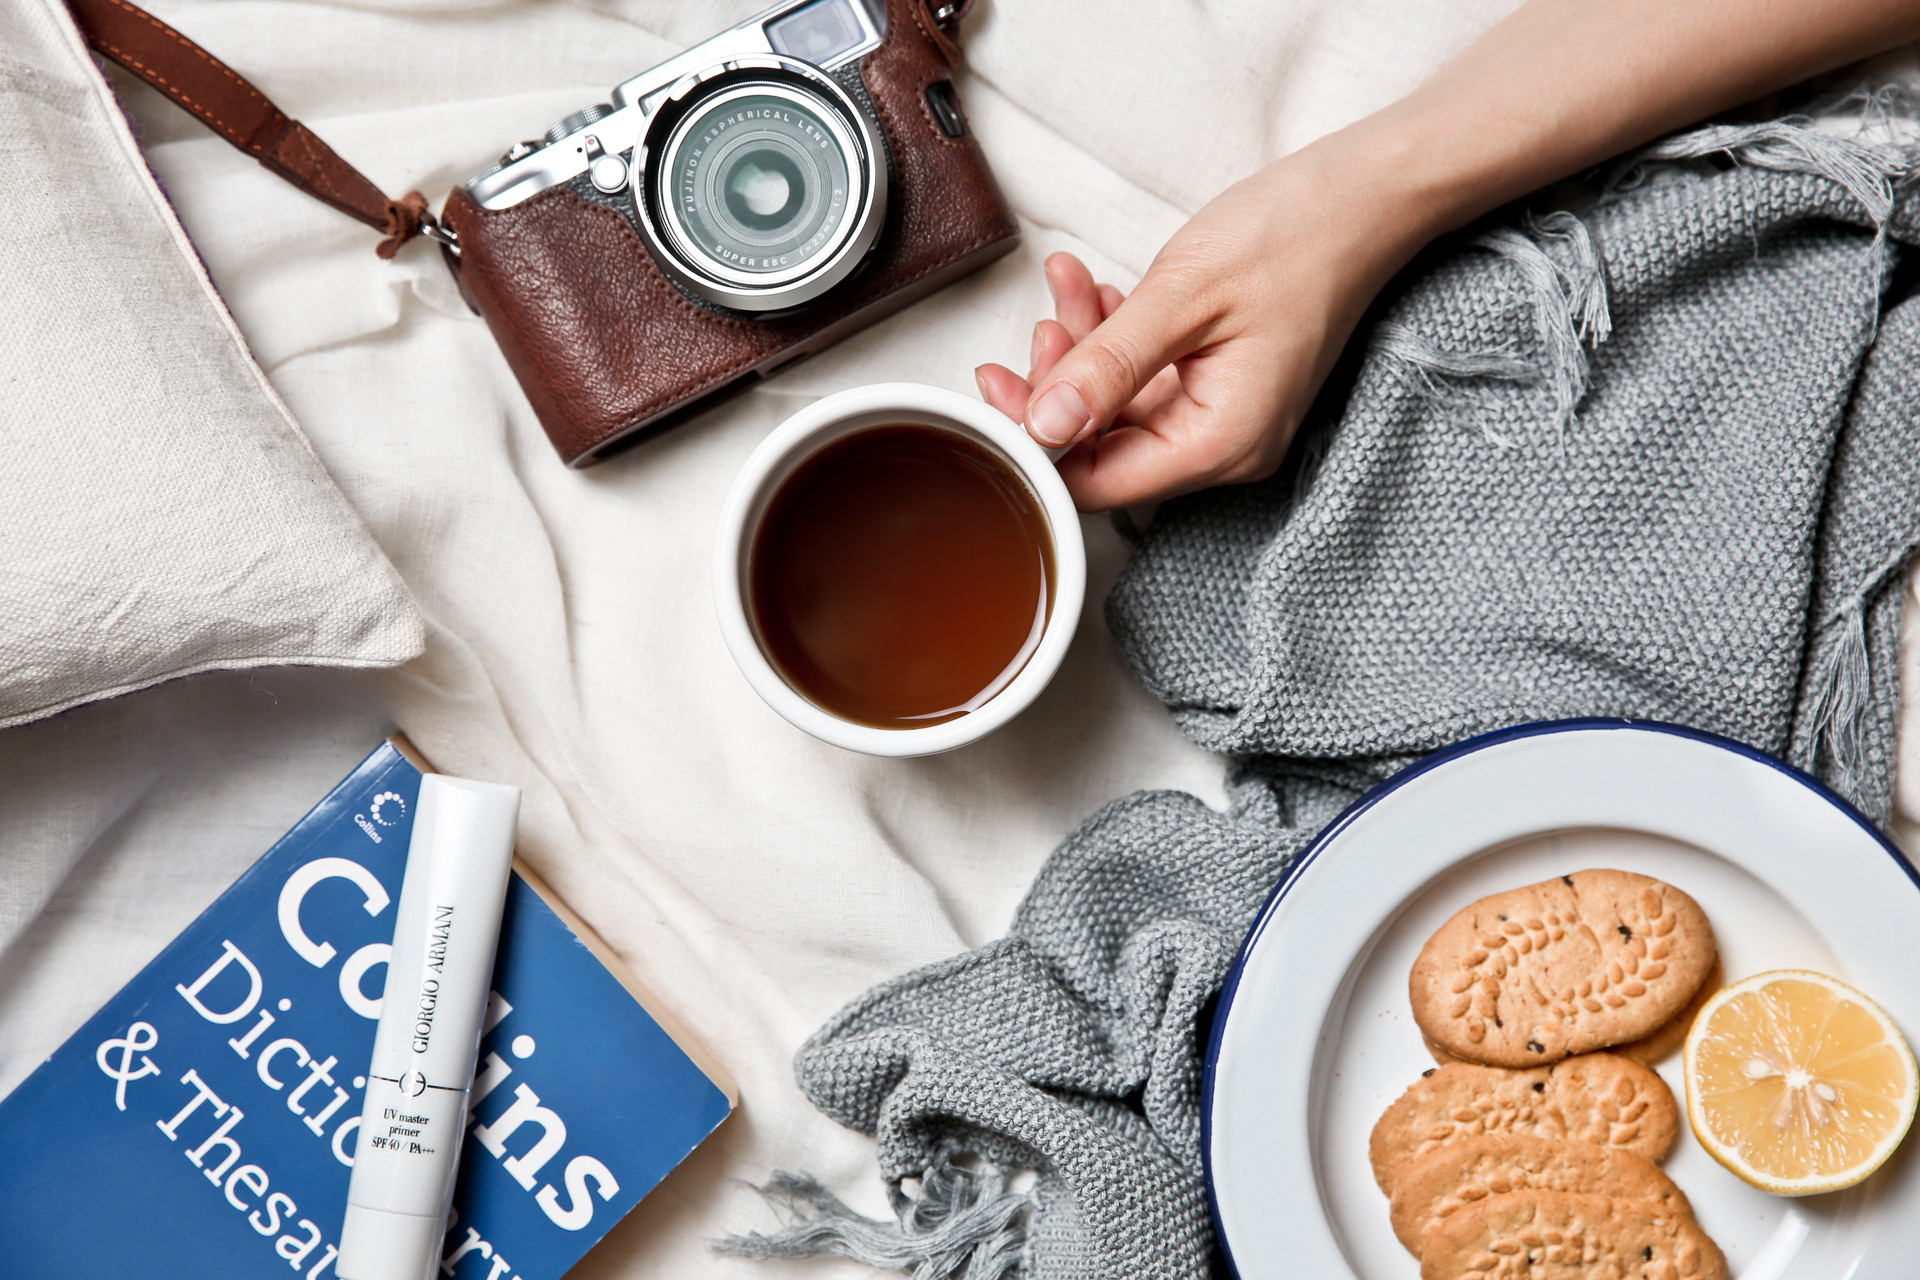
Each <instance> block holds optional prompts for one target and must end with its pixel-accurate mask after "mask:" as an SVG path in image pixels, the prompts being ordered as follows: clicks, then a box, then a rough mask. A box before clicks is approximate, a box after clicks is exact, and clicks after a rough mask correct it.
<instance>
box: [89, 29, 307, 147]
mask: <svg viewBox="0 0 1920 1280" xmlns="http://www.w3.org/2000/svg"><path fill="white" fill-rule="evenodd" d="M107 3H108V4H111V5H112V6H113V7H114V8H116V9H119V10H121V11H122V12H124V13H127V14H130V15H132V16H133V17H135V18H138V19H141V20H142V21H144V22H146V23H147V24H148V25H149V26H151V27H152V28H153V29H154V30H156V31H158V32H160V34H162V35H164V36H166V37H167V38H168V39H170V40H172V41H174V42H175V43H177V44H179V45H180V47H181V48H183V49H185V50H186V51H187V52H188V53H189V54H190V55H192V56H193V57H195V58H197V59H199V60H200V61H201V62H203V63H205V64H206V65H207V66H209V67H212V68H213V69H214V70H216V71H218V72H220V73H221V74H222V75H224V76H226V77H227V79H229V80H231V81H233V83H234V84H236V85H238V86H239V87H240V88H241V89H242V90H244V91H245V92H246V94H247V95H248V96H249V97H251V98H252V99H253V100H254V101H255V102H257V103H259V104H260V105H261V106H262V107H265V108H266V109H267V110H268V111H269V112H271V113H273V114H275V115H278V114H280V111H279V108H277V107H275V106H274V105H273V103H271V102H269V101H267V99H266V96H265V95H264V94H262V93H261V92H260V91H259V90H258V89H256V88H254V87H253V86H252V85H251V84H249V83H247V81H246V80H244V79H242V78H241V77H240V75H239V73H238V72H236V71H234V69H233V68H232V67H229V66H228V65H227V64H226V63H224V62H222V61H220V60H219V59H218V58H216V57H214V56H213V55H212V54H210V53H208V52H207V51H206V50H205V49H202V48H201V47H200V46H199V45H197V44H195V43H194V42H193V41H191V40H189V39H187V38H186V37H185V36H183V35H181V34H180V33H179V32H178V31H175V30H174V29H173V28H172V27H170V26H168V25H167V24H166V23H164V22H162V21H160V19H158V18H156V17H154V16H153V15H152V14H150V13H148V12H147V11H146V10H144V9H140V8H137V7H135V6H134V5H131V4H128V3H127V2H126V0H107ZM101 47H102V48H104V49H105V50H106V51H107V52H108V53H109V54H110V55H111V56H112V57H113V59H114V60H115V61H116V62H123V63H125V64H126V65H127V66H128V67H131V68H133V69H134V70H136V71H138V72H140V73H141V74H142V75H144V76H148V77H150V78H151V79H152V80H153V83H154V84H156V85H158V86H160V87H161V88H163V89H165V90H166V92H167V93H169V94H170V95H172V96H173V97H174V98H175V99H176V100H178V101H179V102H180V103H181V104H182V105H184V106H187V107H189V108H191V109H192V110H194V111H195V112H196V113H198V114H200V115H201V117H202V118H203V119H205V120H206V122H207V123H208V124H210V125H212V126H213V127H214V128H216V129H218V130H219V131H220V132H221V133H222V134H224V135H225V136H226V137H227V138H228V139H230V140H231V141H232V142H233V143H234V144H235V145H236V146H238V147H240V148H241V149H242V150H243V151H249V152H252V153H253V154H255V155H258V154H260V152H261V151H262V150H263V148H261V147H259V146H255V145H250V144H249V141H248V139H246V138H245V137H243V136H242V135H241V133H240V130H239V129H238V128H236V127H235V126H233V125H231V124H229V123H228V122H227V121H225V120H223V119H221V118H220V117H219V116H218V115H217V114H215V113H214V112H213V110H212V109H211V108H209V107H208V106H207V105H206V104H204V103H200V102H195V101H194V100H193V99H192V98H189V97H188V96H187V95H186V94H185V93H183V92H181V90H180V87H179V86H178V85H175V84H173V83H172V82H170V81H169V80H167V78H166V77H165V76H162V75H160V74H159V73H158V72H156V71H154V70H153V68H151V67H149V66H147V65H146V64H144V63H142V62H140V61H138V60H136V59H134V58H132V57H131V56H129V55H127V54H126V52H125V51H124V50H122V49H118V48H116V47H114V46H112V45H107V44H103V45H102V46H101Z"/></svg>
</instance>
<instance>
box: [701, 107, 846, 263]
mask: <svg viewBox="0 0 1920 1280" xmlns="http://www.w3.org/2000/svg"><path fill="white" fill-rule="evenodd" d="M797 96H798V95H790V94H783V95H775V94H772V93H745V94H741V95H739V96H737V97H736V96H734V95H731V94H727V95H722V98H723V100H722V101H718V102H714V103H712V104H710V105H708V106H706V107H704V108H703V109H699V110H696V111H695V112H694V113H693V115H692V116H691V117H690V118H689V122H688V123H689V125H690V127H689V128H688V129H687V130H686V132H685V133H684V135H683V136H682V139H681V144H680V146H678V147H677V148H674V149H673V150H672V152H671V154H670V155H669V157H668V164H669V167H668V170H667V173H666V179H667V190H666V196H667V200H666V205H667V213H668V216H669V217H670V218H671V219H672V220H673V222H674V224H675V226H676V227H677V228H678V230H679V231H680V232H681V235H682V237H683V238H684V239H685V241H686V242H687V243H688V244H689V245H690V246H693V247H695V248H696V249H697V250H698V251H699V252H701V253H702V254H704V255H706V256H708V257H710V258H711V259H712V260H713V262H714V263H717V264H719V265H721V266H725V267H729V268H732V269H733V270H735V271H740V272H746V273H748V274H751V275H776V274H779V273H782V272H785V271H789V270H791V269H794V268H796V267H799V268H804V267H805V266H806V265H808V264H809V263H811V262H812V261H814V259H816V258H817V257H819V255H820V254H821V253H822V252H824V251H830V250H831V249H833V248H835V247H836V240H837V233H838V232H840V231H842V230H844V228H845V224H846V221H847V214H848V203H849V196H850V191H851V186H852V183H851V180H850V179H851V177H852V176H853V174H854V173H855V172H857V170H856V169H855V168H854V167H853V166H851V165H849V164H848V159H849V157H848V156H847V154H846V151H845V149H844V146H843V144H842V142H841V140H840V139H839V138H837V137H836V136H835V132H836V131H835V129H834V128H833V126H832V125H830V124H829V123H828V122H827V121H826V120H825V119H823V118H822V113H821V112H820V111H818V110H813V109H809V106H807V105H803V104H802V103H800V102H799V101H797V100H796V99H797Z"/></svg>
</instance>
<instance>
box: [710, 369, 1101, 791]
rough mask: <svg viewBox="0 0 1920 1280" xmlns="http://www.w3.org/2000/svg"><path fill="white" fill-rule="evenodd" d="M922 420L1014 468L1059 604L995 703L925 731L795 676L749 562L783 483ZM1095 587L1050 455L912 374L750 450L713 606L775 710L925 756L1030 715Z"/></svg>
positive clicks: (979, 408)
mask: <svg viewBox="0 0 1920 1280" xmlns="http://www.w3.org/2000/svg"><path fill="white" fill-rule="evenodd" d="M889 423H915V424H919V425H922V426H929V427H940V428H944V429H946V430H948V431H954V432H958V433H960V434H961V435H964V436H967V437H968V438H970V439H972V440H974V441H976V442H978V443H980V444H983V445H985V446H986V447H987V448H989V449H991V450H992V451H993V452H994V453H996V454H998V455H999V456H1000V457H1001V458H1002V459H1003V460H1005V461H1006V462H1008V463H1009V464H1011V465H1012V467H1013V469H1014V470H1015V471H1017V472H1018V473H1019V474H1020V476H1021V477H1022V479H1024V480H1025V481H1026V484H1027V488H1028V489H1029V490H1030V491H1031V492H1032V493H1033V495H1034V497H1036V498H1037V499H1038V500H1039V503H1040V508H1041V510H1042V511H1043V512H1044V513H1045V514H1046V519H1047V528H1048V530H1049V532H1050V533H1051V534H1052V536H1053V567H1054V583H1053V608H1052V609H1051V610H1050V611H1049V613H1048V615H1047V625H1046V629H1045V630H1044V631H1042V632H1041V634H1040V643H1039V645H1038V646H1037V647H1036V648H1035V649H1034V651H1033V655H1032V656H1031V657H1030V658H1028V659H1027V664H1026V666H1024V667H1022V668H1021V669H1020V673H1019V674H1018V675H1016V676H1015V677H1014V678H1013V679H1012V680H1011V681H1009V682H1008V683H1007V686H1006V688H1004V689H1002V690H1000V692H998V693H996V694H994V695H993V697H991V698H989V699H988V700H987V701H986V702H984V703H982V704H981V705H980V706H978V707H976V708H974V709H973V710H971V711H968V712H965V713H964V714H962V715H959V716H957V717H955V718H954V719H952V720H947V721H943V722H941V723H939V724H933V725H928V726H926V727H925V728H920V729H880V728H876V727H874V726H873V725H866V724H860V723H857V722H856V721H852V720H846V719H842V718H841V717H840V716H837V715H835V714H833V713H832V712H831V711H827V710H825V709H824V708H822V707H820V706H819V705H817V704H816V703H814V702H812V701H810V700H809V699H808V698H806V697H805V696H804V695H802V694H801V693H799V692H798V691H797V690H795V689H794V688H793V686H792V685H790V684H788V683H787V681H786V679H785V678H784V677H783V676H782V675H781V674H780V672H779V670H778V669H777V668H776V667H775V666H774V665H773V663H772V662H771V661H770V660H769V659H768V657H767V655H766V653H765V651H764V650H763V649H762V648H761V647H760V640H759V638H758V636H757V635H756V634H755V632H754V626H753V619H752V617H751V613H750V610H751V605H750V604H749V601H750V599H751V595H752V591H751V579H750V577H749V563H748V562H749V558H750V557H751V556H752V554H753V542H754V535H755V533H756V532H757V531H758V529H759V527H760V520H761V518H762V517H763V516H764V515H765V514H766V510H767V503H768V501H769V500H770V499H771V498H772V497H773V494H774V491H775V490H776V489H778V488H779V487H780V483H781V482H782V481H783V480H785V479H786V478H787V477H788V476H789V475H791V474H793V471H794V469H795V468H796V467H798V466H799V465H800V464H801V463H802V462H805V461H806V460H807V459H808V458H810V457H812V456H813V455H814V454H815V453H817V452H819V450H820V449H822V448H824V447H825V446H826V445H829V444H832V443H833V442H834V441H836V440H839V439H841V438H842V437H844V436H848V435H851V434H852V433H854V432H856V431H860V430H862V429H864V428H867V427H878V426H885V425H887V424H889ZM1086 591H1087V552H1086V547H1085V545H1084V544H1083V543H1082V542H1081V540H1080V517H1079V515H1078V513H1076V512H1075V511H1074V508H1073V499H1072V498H1070V497H1068V496H1067V487H1066V485H1064V484H1062V483H1061V482H1060V476H1059V474H1058V473H1057V472H1055V471H1054V469H1053V462H1052V460H1051V459H1050V458H1048V456H1047V454H1046V451H1045V450H1043V449H1041V447H1040V446H1039V445H1037V444H1035V443H1034V442H1033V441H1032V440H1031V439H1029V438H1028V436H1027V433H1026V432H1025V431H1023V430H1022V429H1021V428H1020V427H1019V425H1018V424H1016V423H1014V422H1011V421H1009V420H1008V419H1007V418H1006V416H1005V415H1003V414H1002V413H1001V412H1000V411H999V410H997V409H995V408H993V407H992V406H991V405H988V404H985V403H983V402H981V401H979V400H976V399H974V398H973V397H972V396H965V395H961V394H960V393H959V392H957V391H948V390H945V389H944V388H941V387H927V386H921V385H920V384H918V383H913V382H881V383H876V384H874V385H873V386H869V387H854V388H852V389H850V390H847V391H841V392H838V393H836V394H834V395H830V396H828V397H826V398H825V399H824V400H820V401H817V402H815V403H814V404H812V405H809V406H808V407H807V408H805V409H802V410H801V411H800V412H799V413H796V414H794V415H793V416H792V417H791V418H788V419H787V420H786V421H785V422H783V423H781V424H780V425H779V426H778V427H775V428H774V430H773V433H772V434H771V435H769V436H768V437H767V438H766V439H765V440H762V441H761V442H760V446H759V447H758V448H756V449H755V450H754V451H753V452H752V453H751V454H749V455H748V457H747V461H746V463H745V465H743V466H742V467H741V468H740V474H739V475H738V476H737V477H735V479H734V482H733V488H732V490H730V491H729V492H728V494H727V500H726V503H725V505H723V506H722V507H721V509H720V535H719V539H718V544H717V545H716V546H715V548H714V555H713V604H714V610H715V612H716V613H717V614H718V615H719V619H720V634H721V635H722V636H724V637H725V638H726V642H727V648H728V650H729V651H731V652H732V654H733V660H734V662H735V663H737V664H738V665H739V667H740V673H741V674H742V675H744V676H746V678H747V683H748V684H750V685H752V686H753V689H754V692H755V693H758V694H759V695H760V696H761V697H762V698H763V699H765V700H766V703H767V705H768V706H770V707H772V708H773V709H774V710H775V711H778V712H779V713H780V714H781V715H782V716H784V717H786V718H787V720H789V721H790V722H792V723H793V724H794V725H797V726H798V727H799V728H802V729H804V730H806V731H807V732H808V733H810V734H812V735H813V736H814V737H816V738H819V739H820V740H821V741H823V742H831V743H832V744H833V745H834V746H836V747H845V748H846V749H847V750H849V751H864V752H866V753H867V754H868V755H875V756H925V755H933V754H934V753H936V752H940V751H951V750H953V749H954V748H955V747H960V746H965V745H966V744H967V743H969V742H975V741H978V740H979V739H981V738H984V737H985V736H986V735H988V734H989V733H992V732H993V731H994V730H995V729H998V728H999V727H1000V726H1001V725H1003V724H1005V723H1006V722H1007V721H1009V720H1011V719H1013V718H1014V717H1015V716H1017V715H1019V714H1020V713H1021V712H1022V711H1024V710H1025V709H1026V707H1027V704H1029V703H1031V702H1032V701H1033V700H1034V699H1035V698H1036V697H1038V696H1039V694H1040V691H1041V690H1042V689H1044V688H1046V687H1047V682H1048V681H1049V680H1051V679H1053V673H1054V672H1055V671H1057V670H1058V669H1059V667H1060V660H1061V659H1062V658H1064V657H1065V656H1066V653H1067V646H1068V644H1070V643H1071V642H1072V640H1073V633H1074V628H1075V627H1077V626H1078V625H1079V622H1080V606H1081V603H1082V601H1083V600H1084V599H1085V597H1086Z"/></svg>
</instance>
